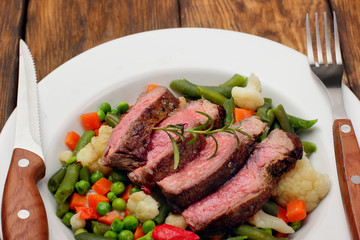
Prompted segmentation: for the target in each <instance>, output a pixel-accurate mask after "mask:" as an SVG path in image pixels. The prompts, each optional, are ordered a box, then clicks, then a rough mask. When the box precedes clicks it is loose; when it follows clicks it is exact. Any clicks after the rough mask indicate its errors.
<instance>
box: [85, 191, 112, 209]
mask: <svg viewBox="0 0 360 240" xmlns="http://www.w3.org/2000/svg"><path fill="white" fill-rule="evenodd" d="M99 202H108V203H110V200H109V199H108V198H107V197H106V196H104V195H102V194H89V195H88V204H89V207H90V208H93V209H95V211H96V206H97V204H98V203H99Z"/></svg>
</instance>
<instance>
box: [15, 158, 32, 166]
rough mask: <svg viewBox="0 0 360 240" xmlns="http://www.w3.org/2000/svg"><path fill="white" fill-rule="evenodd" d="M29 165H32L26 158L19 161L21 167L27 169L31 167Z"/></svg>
mask: <svg viewBox="0 0 360 240" xmlns="http://www.w3.org/2000/svg"><path fill="white" fill-rule="evenodd" d="M29 164H30V161H29V160H28V159H26V158H23V159H20V160H19V161H18V165H19V166H20V167H27V166H29Z"/></svg>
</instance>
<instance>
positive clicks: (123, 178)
mask: <svg viewBox="0 0 360 240" xmlns="http://www.w3.org/2000/svg"><path fill="white" fill-rule="evenodd" d="M109 180H110V181H111V182H113V183H114V182H123V183H124V184H125V185H127V184H128V183H130V179H129V178H128V176H127V174H126V172H125V171H121V170H118V169H112V170H111V172H110V176H109Z"/></svg>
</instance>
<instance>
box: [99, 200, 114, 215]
mask: <svg viewBox="0 0 360 240" xmlns="http://www.w3.org/2000/svg"><path fill="white" fill-rule="evenodd" d="M96 211H97V212H98V213H99V214H100V215H105V214H107V213H108V212H110V211H111V206H110V204H109V203H108V202H99V203H98V204H97V205H96Z"/></svg>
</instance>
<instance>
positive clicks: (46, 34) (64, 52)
mask: <svg viewBox="0 0 360 240" xmlns="http://www.w3.org/2000/svg"><path fill="white" fill-rule="evenodd" d="M324 11H325V12H327V13H329V14H328V15H329V16H330V15H331V14H330V13H331V12H332V11H335V12H336V14H337V17H338V23H339V29H340V38H341V43H342V49H343V54H344V63H345V69H346V74H345V78H344V82H345V83H346V84H347V85H348V86H349V87H350V89H351V90H352V91H353V92H354V93H355V95H356V96H357V97H358V98H360V70H359V68H358V67H357V66H359V65H360V44H358V41H359V39H360V18H359V16H358V12H360V1H358V0H303V1H298V0H286V1H281V0H266V1H265V0H98V1H92V0H62V1H55V0H38V1H28V0H4V1H1V2H0V16H1V17H2V21H1V23H0V34H1V38H0V44H1V45H0V60H1V65H0V70H1V74H0V83H1V89H0V114H1V117H0V128H2V127H3V125H4V124H5V121H6V120H7V119H8V117H9V115H10V113H11V112H12V110H13V109H14V107H15V104H16V88H17V61H18V57H17V47H18V43H17V39H18V38H19V36H24V37H25V40H26V42H27V43H28V45H29V47H30V50H31V51H32V53H33V56H34V59H35V64H36V67H37V74H38V79H39V80H41V79H43V78H44V77H45V76H46V75H47V74H49V73H50V72H51V71H53V70H54V69H55V68H57V67H58V66H60V65H61V64H63V63H64V62H66V61H67V60H69V59H71V58H72V57H74V56H76V55H78V54H80V53H82V52H84V51H86V50H88V49H89V48H92V47H94V46H96V45H98V44H101V43H104V42H107V41H109V40H112V39H116V38H119V37H122V36H126V35H129V34H133V33H137V32H142V31H148V30H154V29H163V28H172V27H209V28H222V29H228V30H235V31H241V32H245V33H250V34H254V35H257V36H261V37H265V38H268V39H271V40H274V41H276V42H279V43H282V44H284V45H286V46H288V47H291V48H293V49H295V50H297V51H299V52H301V53H304V54H305V53H306V45H305V43H306V41H305V15H306V13H309V14H310V16H311V18H313V15H314V13H315V12H319V13H321V12H324ZM346 76H347V77H346Z"/></svg>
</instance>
